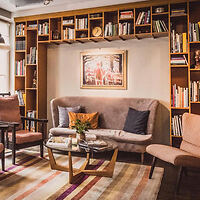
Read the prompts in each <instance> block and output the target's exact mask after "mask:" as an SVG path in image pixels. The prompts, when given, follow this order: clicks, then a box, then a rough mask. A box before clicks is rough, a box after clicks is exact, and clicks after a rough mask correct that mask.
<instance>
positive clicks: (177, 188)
mask: <svg viewBox="0 0 200 200" xmlns="http://www.w3.org/2000/svg"><path fill="white" fill-rule="evenodd" d="M183 170H184V168H183V167H182V166H180V168H179V171H178V177H177V182H176V194H178V193H179V188H180V182H181V179H182V175H183Z"/></svg>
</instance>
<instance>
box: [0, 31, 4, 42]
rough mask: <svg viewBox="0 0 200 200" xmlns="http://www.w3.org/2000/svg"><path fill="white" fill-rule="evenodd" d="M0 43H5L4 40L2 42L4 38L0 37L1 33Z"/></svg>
mask: <svg viewBox="0 0 200 200" xmlns="http://www.w3.org/2000/svg"><path fill="white" fill-rule="evenodd" d="M0 43H3V44H4V43H5V40H4V38H3V37H2V35H1V33H0Z"/></svg>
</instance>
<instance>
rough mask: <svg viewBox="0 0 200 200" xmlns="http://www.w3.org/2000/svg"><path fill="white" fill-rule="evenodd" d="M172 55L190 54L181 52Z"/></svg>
mask: <svg viewBox="0 0 200 200" xmlns="http://www.w3.org/2000/svg"><path fill="white" fill-rule="evenodd" d="M170 54H171V55H184V54H188V52H180V53H170Z"/></svg>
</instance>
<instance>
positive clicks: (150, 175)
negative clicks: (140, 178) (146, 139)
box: [149, 156, 157, 179]
mask: <svg viewBox="0 0 200 200" xmlns="http://www.w3.org/2000/svg"><path fill="white" fill-rule="evenodd" d="M156 161H157V158H156V157H155V156H154V157H153V161H152V165H151V171H150V173H149V179H151V178H152V175H153V171H154V168H155V165H156Z"/></svg>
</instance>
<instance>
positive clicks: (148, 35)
mask: <svg viewBox="0 0 200 200" xmlns="http://www.w3.org/2000/svg"><path fill="white" fill-rule="evenodd" d="M135 37H136V38H137V39H143V38H151V37H152V34H151V33H138V34H135Z"/></svg>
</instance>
